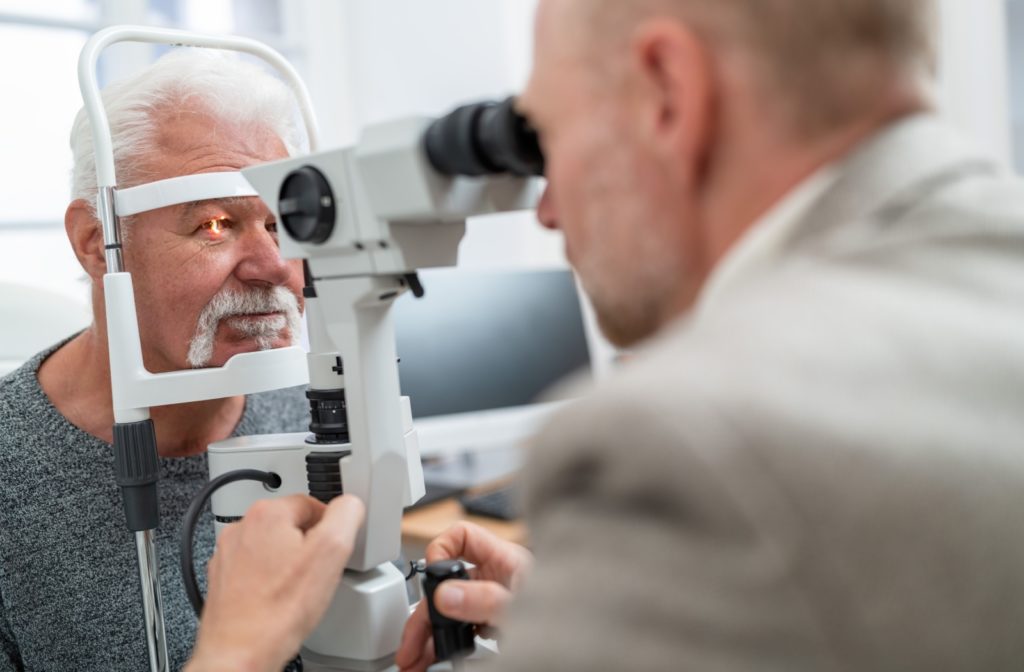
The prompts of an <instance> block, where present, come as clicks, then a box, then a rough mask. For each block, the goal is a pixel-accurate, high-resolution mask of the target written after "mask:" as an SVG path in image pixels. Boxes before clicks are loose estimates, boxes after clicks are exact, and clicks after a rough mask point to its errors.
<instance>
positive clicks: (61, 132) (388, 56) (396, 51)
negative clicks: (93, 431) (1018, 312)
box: [0, 0, 1024, 300]
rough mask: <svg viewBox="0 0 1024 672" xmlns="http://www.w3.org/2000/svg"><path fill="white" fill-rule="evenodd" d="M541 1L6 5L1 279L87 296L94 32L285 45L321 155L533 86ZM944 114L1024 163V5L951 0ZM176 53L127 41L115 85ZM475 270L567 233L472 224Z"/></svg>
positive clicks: (466, 256) (2, 10) (109, 55)
mask: <svg viewBox="0 0 1024 672" xmlns="http://www.w3.org/2000/svg"><path fill="white" fill-rule="evenodd" d="M535 4H536V2H535V0H486V1H482V0H288V1H287V2H285V0H47V1H46V2H39V0H0V63H2V66H0V86H2V88H0V90H2V91H3V92H4V94H5V95H4V97H3V100H4V104H3V105H2V106H0V156H2V158H3V160H2V161H0V283H6V282H16V283H21V284H31V285H36V286H39V287H42V288H45V289H50V290H53V291H55V292H58V293H61V294H65V295H68V296H70V297H74V298H77V299H79V300H83V299H84V298H85V294H86V283H85V282H84V281H83V280H82V273H81V270H80V268H79V266H78V264H77V261H76V260H75V259H74V257H73V255H72V253H71V250H70V247H69V245H68V244H67V241H66V239H65V235H64V228H63V214H64V210H65V208H66V206H67V203H68V193H69V188H68V179H69V177H68V176H69V171H70V151H69V149H68V131H69V129H70V126H71V121H72V119H73V117H74V115H75V113H76V111H77V110H78V108H79V107H80V106H81V97H80V94H79V90H78V83H77V79H76V64H77V58H78V52H79V50H80V49H81V47H82V45H83V43H84V42H85V39H86V37H87V36H88V35H89V34H90V33H92V32H94V31H96V30H98V29H99V28H101V27H103V26H106V25H110V24H116V23H136V24H148V25H157V26H167V27H176V28H185V29H191V30H197V31H202V32H213V33H233V34H239V35H245V36H248V37H254V38H257V39H260V40H263V41H265V42H267V43H268V44H270V45H271V46H273V47H274V48H276V49H278V50H279V51H281V52H282V53H283V54H284V55H285V56H286V57H287V58H288V59H289V60H290V61H291V62H292V63H293V64H294V65H295V66H296V67H297V68H298V70H299V72H300V73H301V74H302V76H303V77H304V78H305V80H306V83H307V85H308V86H309V88H310V91H311V93H312V96H313V100H314V103H315V105H316V108H317V113H318V115H319V118H320V122H321V127H322V134H323V138H324V143H323V146H324V147H325V148H327V147H333V146H338V145H342V144H348V143H351V142H353V141H354V140H355V139H356V138H357V137H358V134H359V131H360V129H361V128H363V127H364V126H365V125H367V124H369V123H372V122H376V121H382V120H385V119H388V118H392V117H396V116H402V115H408V114H417V113H425V114H439V113H441V112H444V111H446V110H448V109H450V108H452V107H453V106H454V105H456V104H458V103H461V102H465V101H469V100H475V99H482V98H490V97H497V96H505V95H508V94H510V93H512V92H515V91H518V90H519V89H521V88H522V86H523V85H524V83H525V81H526V77H527V75H528V72H529V68H530V58H531V34H530V33H531V24H532V18H533V12H534V8H535ZM941 5H942V39H941V47H942V58H941V83H940V86H939V90H938V91H937V98H938V100H939V102H940V105H941V108H942V111H943V113H944V114H945V115H947V116H948V117H949V118H950V119H951V120H952V121H953V122H954V123H956V124H957V125H958V126H959V127H960V128H961V129H962V130H963V131H964V132H965V133H966V134H968V135H970V136H972V137H973V138H974V139H975V140H976V141H977V142H978V143H979V144H981V145H982V146H983V147H984V148H985V149H986V150H988V151H989V152H990V153H992V154H994V155H995V156H997V157H998V158H999V159H1001V160H1002V161H1004V162H1005V163H1007V164H1008V165H1014V166H1016V167H1018V168H1020V167H1022V166H1024V0H943V1H942V3H941ZM160 53H162V49H161V48H158V47H150V46H140V45H118V46H115V47H113V48H111V49H109V50H108V51H107V52H106V55H105V57H104V59H103V61H102V62H101V73H100V77H101V83H105V82H110V81H113V80H115V79H118V78H120V77H123V76H125V75H128V74H131V73H133V72H135V71H136V70H137V69H138V68H140V67H141V66H143V65H144V64H146V63H148V62H150V61H151V60H152V59H154V58H156V57H157V56H159V54H160ZM460 264H461V265H463V266H469V267H473V266H476V267H480V268H483V267H487V268H509V267H511V268H519V267H528V268H532V267H552V266H554V267H558V266H564V260H563V258H562V251H561V241H560V240H559V236H558V234H556V233H550V232H545V231H542V230H541V229H540V228H539V227H537V226H535V225H534V224H533V221H532V217H531V216H529V215H526V214H520V215H513V216H508V217H506V218H505V221H503V222H501V223H497V222H494V221H493V220H491V219H488V220H483V221H480V222H472V223H471V226H470V233H469V235H468V236H467V239H466V241H465V243H464V244H463V248H462V260H461V262H460Z"/></svg>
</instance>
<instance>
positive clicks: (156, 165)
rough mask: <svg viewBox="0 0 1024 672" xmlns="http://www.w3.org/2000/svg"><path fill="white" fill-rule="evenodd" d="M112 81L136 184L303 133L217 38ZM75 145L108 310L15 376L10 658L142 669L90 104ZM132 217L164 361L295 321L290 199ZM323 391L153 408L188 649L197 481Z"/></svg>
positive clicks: (4, 437) (203, 539) (294, 140)
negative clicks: (231, 449)
mask: <svg viewBox="0 0 1024 672" xmlns="http://www.w3.org/2000/svg"><path fill="white" fill-rule="evenodd" d="M104 101H105V105H106V109H107V112H108V116H109V121H110V125H111V131H112V135H113V140H114V147H115V150H114V151H115V164H116V167H117V174H118V176H119V185H118V186H119V188H121V189H124V188H129V187H133V186H136V185H140V184H144V183H150V182H154V181H159V180H164V179H168V178H175V177H180V176H186V175H194V174H200V173H231V172H237V171H239V170H240V169H242V168H244V167H246V166H249V165H252V164H256V163H262V162H266V161H271V160H275V159H281V158H284V157H287V156H288V155H289V154H290V153H292V152H293V151H295V150H296V149H297V148H299V147H300V145H301V144H302V142H303V136H302V134H301V132H300V131H299V127H298V126H297V125H296V123H295V120H296V119H297V115H296V114H295V113H294V99H293V97H292V95H291V94H290V92H289V90H288V89H287V87H285V86H284V85H283V84H282V83H281V82H279V81H278V80H277V79H275V78H274V77H272V76H270V75H269V74H267V73H265V72H263V71H262V70H261V69H259V68H258V67H256V66H254V65H251V64H248V63H246V62H244V61H242V60H240V59H237V58H235V57H233V56H227V55H224V54H220V53H216V52H207V51H205V50H187V51H185V50H182V51H179V52H172V53H171V54H169V55H167V56H165V57H164V58H162V59H161V60H159V61H158V62H157V63H156V64H154V65H152V66H151V67H149V68H148V69H146V70H145V71H144V72H142V73H141V74H139V75H138V76H136V77H135V78H133V79H130V80H128V81H125V82H122V83H117V84H115V85H112V86H109V87H108V88H107V89H106V90H105V92H104ZM71 147H72V151H73V153H74V175H73V196H72V198H73V200H72V202H71V204H70V205H69V206H68V208H67V214H66V217H65V224H66V228H67V233H68V238H69V240H70V242H71V246H72V247H73V249H74V252H75V255H76V256H77V257H78V260H79V262H80V263H81V265H82V268H83V269H84V270H85V272H86V274H87V275H88V276H89V279H90V281H91V283H92V304H93V314H94V321H93V323H92V325H91V326H90V327H89V328H87V329H86V330H84V331H82V332H81V333H79V334H77V335H74V336H73V337H71V338H69V339H68V340H66V341H64V342H62V343H58V344H56V345H54V346H53V347H50V348H47V349H46V350H45V351H43V352H41V353H39V354H38V355H36V356H35V357H33V358H32V359H31V360H30V361H29V362H28V363H26V364H25V365H24V366H23V367H22V368H20V369H19V370H17V371H15V372H13V373H12V374H10V375H9V376H7V377H6V378H4V379H3V380H2V381H0V483H2V487H0V670H2V671H4V672H6V671H8V670H12V671H13V670H76V671H77V672H86V671H89V670H96V671H97V672H98V671H100V670H102V671H104V672H109V671H110V670H141V669H145V668H146V666H147V660H148V657H147V649H146V637H145V633H144V630H143V618H142V607H141V605H142V599H141V595H140V591H141V588H140V585H139V581H138V578H137V577H138V570H137V567H136V557H135V545H134V543H133V540H132V535H131V533H130V532H129V531H128V529H127V527H126V525H125V521H124V513H123V512H122V506H121V496H120V494H119V491H118V488H117V486H116V485H115V481H114V470H113V452H112V450H111V442H112V426H113V420H114V418H113V412H112V407H111V381H110V373H109V362H108V352H107V333H106V321H105V315H104V301H103V283H102V278H103V274H104V272H105V270H106V266H105V263H104V241H103V236H102V233H101V230H100V226H99V223H98V221H97V218H96V213H95V199H96V192H97V189H96V173H95V156H94V153H93V147H92V136H91V129H90V125H89V120H88V117H87V115H86V114H85V113H84V111H83V112H80V113H79V115H78V118H77V119H76V120H75V123H74V128H73V130H72V134H71ZM122 225H123V227H124V233H125V235H124V260H125V266H126V268H127V270H128V271H130V272H131V273H132V277H133V280H134V287H135V300H136V305H137V309H138V320H139V331H140V336H141V341H142V347H143V359H144V362H145V365H146V367H147V369H149V370H150V371H152V372H163V371H172V370H181V369H186V368H189V367H192V368H199V367H211V366H221V365H223V364H224V363H225V362H226V361H227V360H228V359H229V358H230V357H231V356H233V355H235V354H237V353H242V352H250V351H253V350H257V349H266V348H276V347H282V346H287V345H290V344H292V343H293V342H294V341H295V340H296V339H297V337H298V332H299V328H300V320H301V310H302V293H301V287H302V268H301V264H300V262H297V261H285V260H283V259H282V258H281V255H280V253H279V250H278V240H277V232H276V223H275V221H274V216H273V214H272V213H271V212H270V211H269V210H268V209H267V207H266V206H265V205H264V204H263V202H262V201H260V200H259V199H258V198H256V197H253V196H247V197H233V198H223V199H206V200H200V201H196V202H189V203H182V204H177V205H170V206H167V207H159V208H157V209H153V210H148V211H144V212H139V213H138V214H135V215H133V216H130V217H128V218H125V219H123V220H122ZM307 409H308V405H307V403H306V401H305V399H304V397H303V395H302V392H301V391H299V390H286V391H280V392H273V393H265V394H258V395H251V396H249V397H233V398H226V399H215V400H211V401H203V402H197V403H190V404H182V405H178V406H172V407H162V408H154V409H152V418H153V421H154V423H155V426H156V434H157V439H158V446H159V451H160V457H161V464H160V469H161V488H160V500H159V504H160V509H161V514H162V518H161V528H160V530H159V533H158V535H157V538H156V545H157V550H158V553H159V560H160V570H161V578H162V585H163V586H164V590H163V598H164V608H165V613H166V619H167V620H166V626H167V633H168V638H169V641H168V646H169V654H170V661H171V664H172V666H173V668H174V669H178V668H180V667H181V666H182V665H183V664H184V662H185V660H186V659H187V657H188V655H189V652H190V649H191V646H192V642H193V639H194V637H195V629H196V619H195V616H194V614H193V613H192V610H191V608H190V606H189V603H188V601H187V599H186V596H185V592H184V591H183V590H182V588H181V580H180V576H179V569H178V567H179V563H178V534H179V529H180V526H181V519H182V515H183V513H184V511H185V509H186V507H187V506H188V503H189V501H190V499H191V498H192V496H193V495H194V494H195V493H196V492H197V491H198V490H199V489H200V488H201V487H202V486H203V485H204V483H205V482H206V480H207V467H206V456H205V450H206V446H207V445H208V444H209V443H211V442H213V441H217V440H221V439H225V438H227V437H230V436H235V435H243V434H262V433H272V432H282V431H301V430H303V429H304V428H305V426H306V425H307V423H308V412H307ZM356 522H358V521H356ZM213 546H214V535H213V527H212V521H211V520H210V519H209V518H208V517H207V518H205V519H203V520H202V521H201V523H200V526H199V529H198V531H197V535H196V548H197V554H198V558H199V559H200V560H201V562H203V563H205V561H206V559H207V558H208V557H209V555H210V554H211V553H212V550H213ZM201 574H205V572H201Z"/></svg>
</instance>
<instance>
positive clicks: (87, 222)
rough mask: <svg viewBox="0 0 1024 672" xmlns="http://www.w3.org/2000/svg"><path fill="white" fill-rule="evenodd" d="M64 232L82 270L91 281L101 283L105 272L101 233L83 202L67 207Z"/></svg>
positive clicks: (105, 264)
mask: <svg viewBox="0 0 1024 672" xmlns="http://www.w3.org/2000/svg"><path fill="white" fill-rule="evenodd" d="M64 230H65V231H67V233H68V241H70V242H71V249H73V250H74V251H75V256H76V257H78V263H80V264H81V265H82V269H83V270H84V271H85V272H86V273H87V274H88V276H89V277H90V278H92V280H93V281H97V282H102V280H103V274H104V273H106V272H107V260H106V257H105V255H104V247H103V231H102V230H101V229H100V223H99V222H98V221H97V220H96V218H95V217H93V215H92V212H90V210H89V205H88V204H87V203H86V202H85V201H84V200H82V199H77V200H74V201H72V202H71V204H70V205H69V206H68V209H67V212H65V213H64Z"/></svg>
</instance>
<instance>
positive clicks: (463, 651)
mask: <svg viewBox="0 0 1024 672" xmlns="http://www.w3.org/2000/svg"><path fill="white" fill-rule="evenodd" d="M468 578H469V572H467V571H466V565H465V564H464V563H463V562H462V561H461V560H441V561H439V562H435V563H433V564H432V565H428V566H427V569H426V571H425V572H424V579H423V591H424V592H425V593H426V597H427V608H428V610H429V611H430V624H431V625H432V626H433V629H434V655H435V656H436V657H437V660H439V661H441V660H449V659H451V658H462V657H465V656H468V655H469V654H471V653H473V651H475V650H476V643H475V642H474V637H475V632H474V628H473V625H472V624H471V623H464V622H463V621H456V620H454V619H451V618H448V617H447V616H444V615H442V614H441V613H440V612H439V611H438V610H437V609H435V608H434V591H436V590H437V587H438V586H439V585H441V583H442V582H443V581H447V580H448V579H468Z"/></svg>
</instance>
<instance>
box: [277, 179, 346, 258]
mask: <svg viewBox="0 0 1024 672" xmlns="http://www.w3.org/2000/svg"><path fill="white" fill-rule="evenodd" d="M277 209H278V211H279V212H280V214H281V223H282V224H284V228H285V230H286V231H287V232H288V235H290V236H291V237H292V238H294V239H295V240H297V241H298V242H300V243H314V244H316V245H319V244H321V243H323V242H325V241H326V240H327V239H328V238H330V237H331V232H332V231H334V193H333V192H332V191H331V185H330V184H329V183H328V182H327V178H325V177H324V176H323V173H321V172H320V171H319V170H317V169H316V168H314V167H313V166H303V167H302V168H299V169H298V170H295V171H292V173H291V174H289V175H288V177H286V178H285V180H284V183H283V184H282V185H281V193H280V196H279V198H278V206H277Z"/></svg>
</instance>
